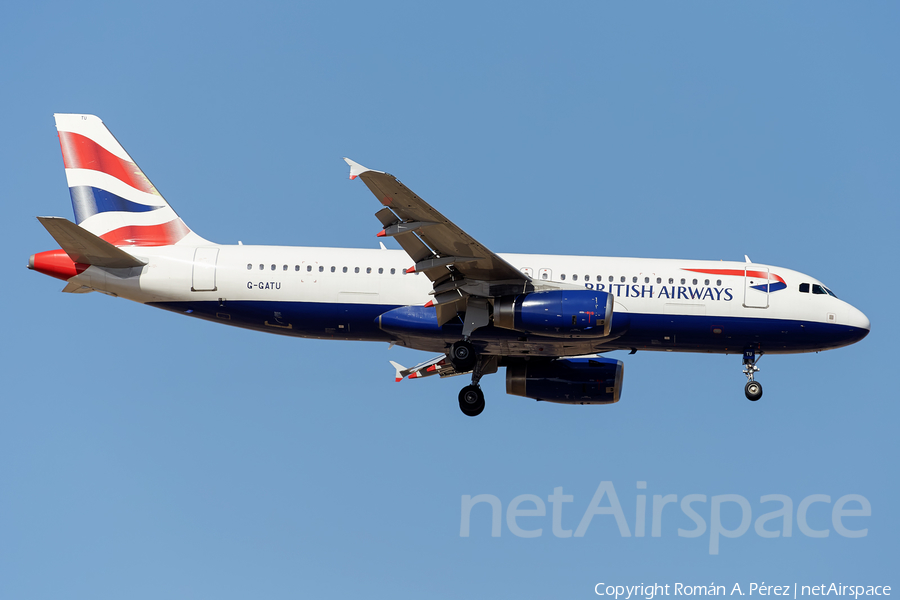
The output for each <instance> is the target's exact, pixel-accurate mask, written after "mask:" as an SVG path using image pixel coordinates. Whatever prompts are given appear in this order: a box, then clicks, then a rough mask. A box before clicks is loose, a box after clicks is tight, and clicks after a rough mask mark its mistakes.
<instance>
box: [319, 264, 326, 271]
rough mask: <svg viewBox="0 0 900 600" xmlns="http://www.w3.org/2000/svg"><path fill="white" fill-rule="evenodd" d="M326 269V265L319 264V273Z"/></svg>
mask: <svg viewBox="0 0 900 600" xmlns="http://www.w3.org/2000/svg"><path fill="white" fill-rule="evenodd" d="M324 270H325V267H323V266H322V265H319V273H321V272H322V271H324Z"/></svg>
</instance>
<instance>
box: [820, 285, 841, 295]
mask: <svg viewBox="0 0 900 600" xmlns="http://www.w3.org/2000/svg"><path fill="white" fill-rule="evenodd" d="M822 287H823V288H825V291H826V292H828V295H829V296H831V297H832V298H837V294H835V293H834V292H832V291H831V290H830V289H829V288H827V287H825V286H824V285H823V286H822Z"/></svg>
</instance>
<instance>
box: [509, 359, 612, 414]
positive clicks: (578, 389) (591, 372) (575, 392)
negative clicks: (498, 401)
mask: <svg viewBox="0 0 900 600" xmlns="http://www.w3.org/2000/svg"><path fill="white" fill-rule="evenodd" d="M624 373H625V366H624V364H623V363H622V361H620V360H614V359H611V358H600V357H597V358H558V359H556V360H548V361H543V360H535V359H532V360H529V361H524V360H523V361H519V362H516V363H513V364H511V365H509V366H507V367H506V393H507V394H513V395H515V396H524V397H526V398H533V399H535V400H543V401H545V402H556V403H559V404H612V403H613V402H618V401H619V395H620V394H621V393H622V377H623V376H624Z"/></svg>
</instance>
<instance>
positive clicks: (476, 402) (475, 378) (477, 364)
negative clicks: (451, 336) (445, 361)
mask: <svg viewBox="0 0 900 600" xmlns="http://www.w3.org/2000/svg"><path fill="white" fill-rule="evenodd" d="M447 357H448V358H449V359H450V363H451V364H452V365H453V368H454V369H455V370H456V371H457V372H458V373H465V372H466V371H472V384H471V385H467V386H466V387H464V388H463V389H462V390H460V392H459V410H461V411H462V412H463V414H464V415H466V416H467V417H477V416H478V415H480V414H481V412H482V411H483V410H484V392H482V391H481V386H479V385H478V382H479V381H481V377H482V375H484V365H485V362H484V361H483V360H482V359H481V357H479V356H478V354H477V353H476V352H475V347H474V346H472V344H470V343H469V342H468V341H466V340H461V341H458V342H455V343H454V344H453V345H452V346H450V352H449V353H448V354H447Z"/></svg>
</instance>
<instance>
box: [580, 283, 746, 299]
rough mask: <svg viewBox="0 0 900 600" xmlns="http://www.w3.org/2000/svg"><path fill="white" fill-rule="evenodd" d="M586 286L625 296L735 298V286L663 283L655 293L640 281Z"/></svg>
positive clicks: (651, 287) (586, 284)
mask: <svg viewBox="0 0 900 600" xmlns="http://www.w3.org/2000/svg"><path fill="white" fill-rule="evenodd" d="M584 287H586V288H587V289H589V290H597V291H598V292H608V293H610V294H612V295H613V296H620V297H625V298H669V299H670V300H714V301H725V302H729V301H731V300H733V299H734V294H732V293H731V290H732V289H733V288H720V287H694V286H689V285H662V286H659V287H658V288H657V293H656V294H654V289H653V288H654V286H653V285H641V284H639V283H611V284H609V288H607V286H606V284H605V283H598V284H596V285H595V284H593V283H585V284H584Z"/></svg>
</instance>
